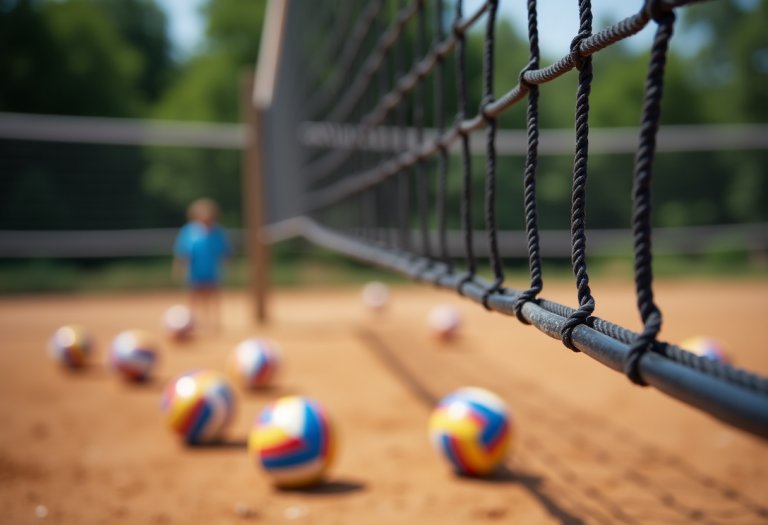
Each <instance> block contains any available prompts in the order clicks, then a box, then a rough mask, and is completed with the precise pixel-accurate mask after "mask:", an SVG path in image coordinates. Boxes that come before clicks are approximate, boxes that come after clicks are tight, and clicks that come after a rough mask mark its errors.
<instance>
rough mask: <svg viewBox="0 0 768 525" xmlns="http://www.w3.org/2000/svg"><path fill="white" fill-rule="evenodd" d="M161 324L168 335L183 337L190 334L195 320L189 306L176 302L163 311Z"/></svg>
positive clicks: (176, 337)
mask: <svg viewBox="0 0 768 525" xmlns="http://www.w3.org/2000/svg"><path fill="white" fill-rule="evenodd" d="M162 326H163V329H164V330H165V332H166V333H167V334H168V335H169V336H170V337H172V338H174V339H184V338H187V337H189V336H191V335H192V330H193V329H194V327H195V320H194V317H193V316H192V312H191V311H190V310H189V308H187V307H186V306H184V305H183V304H177V305H175V306H171V307H170V308H168V310H166V311H165V313H164V314H163V320H162Z"/></svg>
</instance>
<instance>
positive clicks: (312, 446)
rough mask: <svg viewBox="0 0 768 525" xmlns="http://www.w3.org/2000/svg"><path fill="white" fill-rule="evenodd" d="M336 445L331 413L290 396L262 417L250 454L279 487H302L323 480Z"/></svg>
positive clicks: (249, 445) (259, 419)
mask: <svg viewBox="0 0 768 525" xmlns="http://www.w3.org/2000/svg"><path fill="white" fill-rule="evenodd" d="M335 441H336V438H335V435H334V431H333V427H332V425H331V422H330V420H329V418H328V413H327V412H326V410H325V409H324V408H323V407H322V406H321V405H320V404H319V403H318V402H317V401H314V400H312V399H309V398H306V397H299V396H288V397H282V398H280V399H278V400H277V401H275V402H273V403H271V404H270V405H268V406H267V407H266V408H265V409H264V410H263V411H262V412H261V414H259V417H258V419H257V420H256V422H255V424H254V427H253V429H252V430H251V434H250V436H249V438H248V451H249V453H250V455H251V457H252V458H253V459H254V460H255V461H256V462H257V463H258V464H260V465H261V466H262V467H263V468H264V470H265V471H266V472H267V474H269V475H270V476H271V477H272V479H273V480H274V481H275V484H276V485H277V486H280V487H302V486H307V485H312V484H314V483H317V482H319V481H321V480H322V479H323V475H324V474H325V472H326V470H327V469H328V467H329V466H330V465H331V462H332V461H333V456H334V450H335Z"/></svg>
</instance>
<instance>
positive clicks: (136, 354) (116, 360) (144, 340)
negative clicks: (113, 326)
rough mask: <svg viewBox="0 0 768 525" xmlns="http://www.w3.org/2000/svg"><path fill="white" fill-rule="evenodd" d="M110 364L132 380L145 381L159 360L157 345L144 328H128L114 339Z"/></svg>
mask: <svg viewBox="0 0 768 525" xmlns="http://www.w3.org/2000/svg"><path fill="white" fill-rule="evenodd" d="M108 359H109V366H110V367H111V368H112V369H113V370H115V371H117V372H118V373H119V374H120V375H122V376H123V377H124V378H126V379H129V380H131V381H145V380H146V379H147V378H149V376H150V374H151V373H152V369H153V368H154V367H155V363H156V362H157V346H156V345H155V342H154V339H153V338H152V336H151V335H149V334H148V333H147V332H145V331H143V330H126V331H125V332H120V333H119V334H117V337H115V338H114V339H113V340H112V344H111V345H110V347H109V357H108Z"/></svg>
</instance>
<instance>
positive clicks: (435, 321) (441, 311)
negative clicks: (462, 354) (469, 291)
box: [427, 304, 461, 339]
mask: <svg viewBox="0 0 768 525" xmlns="http://www.w3.org/2000/svg"><path fill="white" fill-rule="evenodd" d="M460 325H461V315H460V314H459V311H458V310H457V309H456V307H455V306H453V305H450V304H439V305H437V306H435V307H434V308H432V310H430V311H429V314H428V315H427V328H428V329H429V331H430V332H431V333H432V334H433V335H434V336H435V337H438V338H440V339H451V338H452V337H455V336H456V334H457V333H458V331H459V326H460Z"/></svg>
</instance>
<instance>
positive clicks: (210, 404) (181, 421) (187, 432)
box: [160, 369, 236, 445]
mask: <svg viewBox="0 0 768 525" xmlns="http://www.w3.org/2000/svg"><path fill="white" fill-rule="evenodd" d="M235 403H236V402H235V395H234V391H233V390H232V387H231V386H230V384H229V381H227V378H226V377H225V376H224V375H223V374H221V373H219V372H216V371H214V370H202V369H201V370H190V371H188V372H185V373H183V374H181V375H180V376H178V377H176V378H175V379H173V380H172V381H171V382H170V383H168V385H167V386H166V387H165V390H164V391H163V395H162V398H161V402H160V406H161V409H162V411H163V413H164V414H165V420H166V423H167V424H168V426H169V427H170V428H171V430H173V431H174V432H175V433H177V434H179V435H180V436H181V437H182V438H183V439H184V441H186V442H187V443H189V444H193V445H194V444H204V443H211V442H214V441H216V440H218V439H220V438H221V437H222V435H223V434H224V432H225V430H226V429H227V427H228V426H229V424H230V423H231V422H232V419H233V417H234V413H235Z"/></svg>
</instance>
